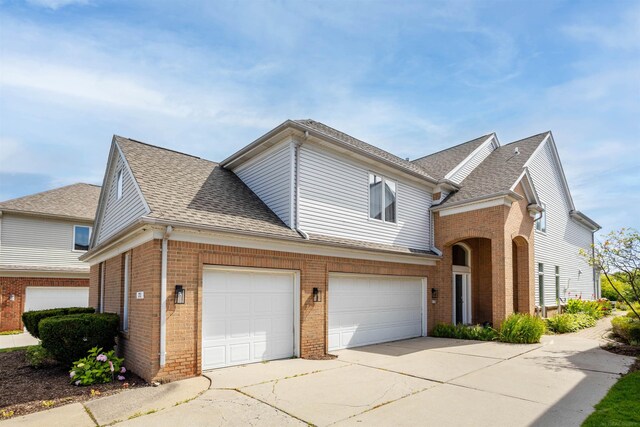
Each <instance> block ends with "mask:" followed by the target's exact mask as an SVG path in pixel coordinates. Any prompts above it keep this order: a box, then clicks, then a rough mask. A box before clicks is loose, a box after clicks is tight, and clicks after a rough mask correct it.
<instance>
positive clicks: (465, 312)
mask: <svg viewBox="0 0 640 427" xmlns="http://www.w3.org/2000/svg"><path fill="white" fill-rule="evenodd" d="M469 276H470V274H468V273H453V291H454V319H455V323H456V324H458V323H462V324H465V325H466V324H469V323H471V286H470V282H471V280H470V277H469Z"/></svg>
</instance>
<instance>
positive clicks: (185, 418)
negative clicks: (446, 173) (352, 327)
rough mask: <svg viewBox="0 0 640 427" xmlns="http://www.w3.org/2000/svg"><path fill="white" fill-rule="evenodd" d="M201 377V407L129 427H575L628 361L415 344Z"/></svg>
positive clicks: (562, 342) (572, 352)
mask: <svg viewBox="0 0 640 427" xmlns="http://www.w3.org/2000/svg"><path fill="white" fill-rule="evenodd" d="M336 355H337V356H338V358H337V359H334V360H327V361H311V360H300V359H291V360H281V361H273V362H268V363H262V364H253V365H247V366H239V367H233V368H226V369H219V370H215V371H211V372H208V373H206V376H207V377H208V378H209V379H210V380H211V388H210V389H209V390H207V391H206V392H204V393H203V394H202V395H200V396H199V397H198V398H196V399H194V400H192V401H190V402H188V403H185V404H182V405H180V406H177V407H174V408H170V409H167V410H163V411H160V412H158V413H156V414H152V415H148V416H145V417H141V418H139V419H134V420H130V421H128V422H126V423H125V424H127V425H136V424H137V425H150V424H149V423H152V424H153V425H158V426H163V425H166V426H173V425H184V424H185V423H187V424H188V425H190V426H195V425H202V426H204V425H247V424H249V425H304V424H314V425H318V426H326V425H333V424H336V425H360V426H362V425H381V426H389V425H407V426H409V425H411V426H414V425H424V424H430V425H455V426H461V425H469V426H471V425H473V426H501V425H504V426H516V425H523V426H524V425H543V426H550V425H557V426H578V425H580V424H581V422H582V421H583V420H584V419H585V418H586V417H587V415H588V414H589V413H591V412H592V410H593V405H594V404H596V403H597V402H598V401H600V399H602V397H603V396H604V395H605V394H606V392H607V390H608V389H609V388H610V387H611V386H612V385H613V384H614V383H615V382H616V380H617V379H618V378H619V376H620V374H621V373H624V372H626V371H627V370H628V367H629V366H630V365H631V363H632V362H633V359H632V358H630V357H624V356H618V355H615V354H611V353H608V352H606V351H604V350H601V349H600V348H599V344H598V341H595V340H591V339H585V338H581V337H576V336H546V337H544V338H543V342H542V344H537V345H513V344H501V343H493V342H476V341H462V340H451V339H442V338H416V339H411V340H405V341H397V342H393V343H386V344H379V345H372V346H367V347H361V348H357V349H350V350H342V351H339V352H336Z"/></svg>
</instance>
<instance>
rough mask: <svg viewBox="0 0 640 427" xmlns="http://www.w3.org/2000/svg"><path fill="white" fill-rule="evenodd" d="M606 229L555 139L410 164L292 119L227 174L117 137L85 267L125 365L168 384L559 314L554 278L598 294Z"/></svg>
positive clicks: (462, 149) (483, 142) (568, 287)
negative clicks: (595, 261) (589, 211)
mask: <svg viewBox="0 0 640 427" xmlns="http://www.w3.org/2000/svg"><path fill="white" fill-rule="evenodd" d="M544 206H546V211H545V210H544V209H543V207H544ZM545 212H546V216H543V215H544V214H545ZM536 218H542V219H538V220H536ZM540 221H542V222H543V223H546V226H545V227H541V228H543V229H545V230H544V231H543V230H540V231H536V230H535V228H536V224H537V223H538V222H540ZM541 225H545V224H541ZM598 228H599V227H598V225H597V224H596V223H594V222H593V221H592V220H590V219H589V218H587V217H586V216H585V215H583V214H581V213H579V212H577V211H576V210H575V208H574V206H573V203H572V201H571V198H570V194H569V191H568V187H566V182H565V180H564V174H563V172H562V167H561V165H560V162H559V159H558V157H557V152H556V148H555V143H554V141H553V137H552V135H551V133H550V132H546V133H543V134H540V135H535V136H532V137H530V138H526V139H523V140H520V141H516V142H513V143H511V144H508V145H504V146H503V145H501V144H500V143H499V141H498V139H497V137H496V135H495V134H489V135H485V136H483V137H480V138H477V139H474V140H472V141H469V142H467V143H464V144H460V145H457V146H455V147H452V148H450V149H448V150H444V151H441V152H438V153H435V154H432V155H430V156H427V157H424V158H421V159H418V160H416V161H413V162H410V161H408V160H404V159H401V158H399V157H397V156H394V155H392V154H390V153H388V152H386V151H383V150H381V149H378V148H376V147H373V146H371V145H369V144H366V143H364V142H362V141H360V140H357V139H355V138H353V137H351V136H349V135H346V134H344V133H342V132H339V131H337V130H335V129H332V128H330V127H328V126H326V125H323V124H321V123H318V122H315V121H312V120H298V121H286V122H285V123H283V124H281V125H280V126H278V127H276V128H275V129H273V130H271V131H270V132H268V133H267V134H265V135H263V136H262V137H260V138H259V139H257V140H256V141H254V142H253V143H251V144H249V145H248V146H246V147H245V148H243V149H242V150H240V151H239V152H237V153H235V154H233V155H232V156H231V157H229V158H227V159H226V160H224V161H223V162H222V163H215V162H211V161H208V160H204V159H200V158H198V157H194V156H190V155H188V154H183V153H179V152H175V151H172V150H167V149H163V148H159V147H155V146H152V145H148V144H145V143H141V142H138V141H134V140H131V139H127V138H122V137H119V136H116V137H114V139H113V142H112V146H111V152H110V155H109V161H108V164H107V169H106V172H105V178H104V182H103V190H102V193H101V195H100V202H99V207H98V211H97V214H96V223H95V232H94V233H93V237H92V241H91V249H90V250H89V252H87V253H86V254H85V255H83V256H82V258H81V259H83V260H85V261H88V262H89V263H90V264H91V291H90V304H91V305H93V306H95V307H97V308H98V309H99V310H100V311H107V312H116V313H119V314H120V315H121V317H122V330H123V332H122V335H121V339H120V350H121V352H122V353H123V355H124V357H125V358H126V359H127V366H128V367H130V368H131V369H132V370H133V371H135V372H136V373H137V374H139V375H141V376H142V377H144V378H146V379H147V380H151V379H167V380H171V379H177V378H184V377H188V376H193V375H197V374H199V373H200V372H202V370H206V369H211V368H216V367H222V366H230V365H237V364H242V363H250V362H256V361H261V360H270V359H277V358H284V357H291V356H301V357H321V356H324V355H325V354H326V353H328V352H330V351H333V350H337V349H341V348H346V347H356V346H361V345H366V344H371V343H378V342H385V341H391V340H397V339H403V338H409V337H415V336H421V335H427V333H428V331H429V330H430V329H431V328H432V327H433V326H434V325H435V324H436V323H438V322H462V323H484V322H489V323H492V324H494V325H496V326H497V325H498V324H499V323H500V322H501V321H502V320H503V319H504V318H505V317H506V316H508V315H509V314H511V313H513V312H515V311H519V312H533V311H534V309H535V305H536V304H537V302H539V301H541V302H543V303H544V304H545V305H548V306H555V305H556V301H555V299H551V298H548V297H547V296H548V295H554V296H555V282H556V275H555V267H556V266H558V267H559V276H558V278H559V284H560V286H559V289H560V294H559V296H560V298H565V297H566V296H568V295H569V293H570V292H571V293H572V294H573V293H575V294H579V293H581V294H582V296H583V298H592V297H593V296H594V295H593V294H594V293H595V294H597V289H595V288H594V286H595V282H594V280H593V276H590V277H591V279H589V274H590V273H589V272H590V269H589V267H588V266H587V265H586V263H584V261H582V260H581V259H580V258H579V256H578V250H579V249H580V248H588V244H589V243H590V242H591V239H592V237H593V232H594V231H595V230H597V229H598ZM544 239H546V240H544ZM538 240H540V241H541V242H542V243H540V245H541V247H540V248H538V247H537V242H538ZM537 263H540V264H542V266H543V268H542V273H543V274H542V275H541V276H542V277H541V279H542V280H541V282H538V278H537V277H536V274H537V272H538V270H536V268H537V267H536V266H535V264H537ZM538 283H541V284H542V286H543V287H544V289H543V292H542V293H541V295H543V298H542V299H538V293H537V284H538Z"/></svg>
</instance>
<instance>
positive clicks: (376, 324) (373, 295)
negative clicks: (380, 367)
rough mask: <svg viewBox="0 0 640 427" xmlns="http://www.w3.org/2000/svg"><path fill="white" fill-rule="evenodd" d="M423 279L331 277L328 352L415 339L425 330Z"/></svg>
mask: <svg viewBox="0 0 640 427" xmlns="http://www.w3.org/2000/svg"><path fill="white" fill-rule="evenodd" d="M423 299H424V298H423V294H422V280H421V279H419V278H399V277H388V276H386V277H381V276H355V275H331V276H330V277H329V351H331V350H338V349H341V348H348V347H358V346H362V345H367V344H375V343H381V342H386V341H394V340H400V339H405V338H413V337H418V336H421V335H422V331H423V329H424V328H423V319H424V316H423V314H422V313H423Z"/></svg>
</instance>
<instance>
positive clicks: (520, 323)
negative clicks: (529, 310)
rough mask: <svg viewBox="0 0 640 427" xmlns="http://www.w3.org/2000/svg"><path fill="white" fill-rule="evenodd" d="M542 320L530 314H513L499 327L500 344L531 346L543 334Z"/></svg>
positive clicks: (538, 340) (543, 325)
mask: <svg viewBox="0 0 640 427" xmlns="http://www.w3.org/2000/svg"><path fill="white" fill-rule="evenodd" d="M544 331H545V324H544V320H542V319H541V318H539V317H537V316H532V315H530V314H522V313H513V314H512V315H510V316H509V317H507V318H506V319H505V320H504V321H503V322H502V325H500V331H499V333H498V339H499V340H500V341H502V342H510V343H523V344H532V343H537V342H540V337H542V334H544Z"/></svg>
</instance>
